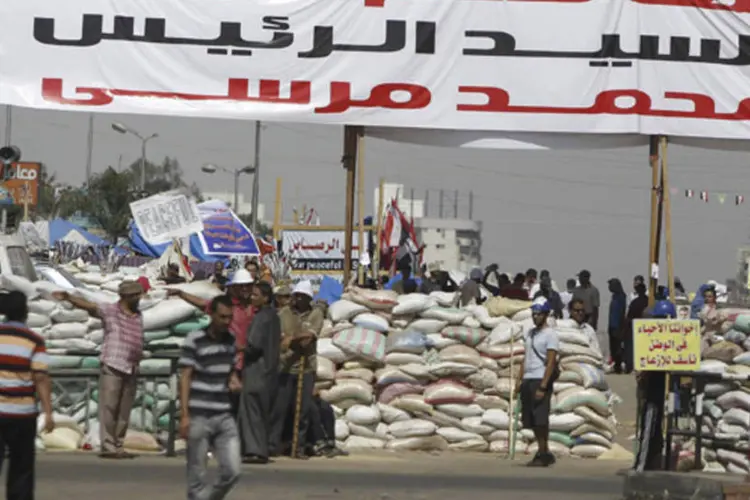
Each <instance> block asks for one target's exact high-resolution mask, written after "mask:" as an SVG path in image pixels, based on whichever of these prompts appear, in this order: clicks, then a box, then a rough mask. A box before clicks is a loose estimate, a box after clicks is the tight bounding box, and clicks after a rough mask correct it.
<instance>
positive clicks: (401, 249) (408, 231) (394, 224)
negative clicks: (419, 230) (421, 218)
mask: <svg viewBox="0 0 750 500" xmlns="http://www.w3.org/2000/svg"><path fill="white" fill-rule="evenodd" d="M380 241H381V249H380V250H381V252H386V253H388V252H389V250H390V253H391V255H392V256H393V257H394V258H395V259H396V260H400V259H402V258H403V257H404V256H406V255H416V254H421V249H420V247H419V245H418V244H417V234H416V232H415V231H414V223H410V222H409V221H408V220H407V219H406V216H405V215H404V213H403V212H402V211H401V210H400V209H399V208H398V204H397V203H396V200H391V203H390V204H389V205H388V209H387V210H386V213H385V216H384V221H383V229H382V230H381V234H380ZM419 260H420V262H421V260H422V259H421V255H420V257H419Z"/></svg>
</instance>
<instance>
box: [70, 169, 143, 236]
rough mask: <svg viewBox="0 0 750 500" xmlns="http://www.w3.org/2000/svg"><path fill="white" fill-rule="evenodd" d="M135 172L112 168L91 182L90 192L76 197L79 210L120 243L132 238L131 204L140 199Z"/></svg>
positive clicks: (81, 193) (83, 192)
mask: <svg viewBox="0 0 750 500" xmlns="http://www.w3.org/2000/svg"><path fill="white" fill-rule="evenodd" d="M137 195H138V192H137V189H136V184H135V182H134V179H133V173H132V172H131V171H127V170H126V171H124V172H117V171H116V170H115V169H113V168H112V167H109V168H108V169H107V170H105V171H104V172H102V173H101V174H96V175H95V176H93V177H92V178H91V182H90V183H89V186H88V189H86V190H85V191H83V190H81V191H80V194H76V195H73V196H76V203H75V205H76V206H77V208H78V209H79V210H80V211H81V212H83V213H85V214H86V215H88V216H89V217H91V218H92V219H93V220H95V221H96V222H97V223H98V224H99V226H101V228H102V229H103V230H104V232H105V233H106V234H107V237H108V238H109V239H110V240H111V241H112V242H116V241H117V239H118V238H120V237H121V236H127V235H128V226H129V224H130V219H131V213H130V203H132V202H133V201H135V200H136V199H137V198H138V196H137Z"/></svg>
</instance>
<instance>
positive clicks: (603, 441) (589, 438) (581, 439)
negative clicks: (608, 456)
mask: <svg viewBox="0 0 750 500" xmlns="http://www.w3.org/2000/svg"><path fill="white" fill-rule="evenodd" d="M575 443H576V445H582V444H595V445H598V446H603V447H604V448H607V449H609V448H611V447H612V442H611V440H609V439H607V437H606V436H604V435H602V434H600V433H598V432H585V433H583V434H581V435H580V436H578V437H577V438H576V441H575Z"/></svg>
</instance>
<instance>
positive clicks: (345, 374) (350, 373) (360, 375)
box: [336, 368, 375, 384]
mask: <svg viewBox="0 0 750 500" xmlns="http://www.w3.org/2000/svg"><path fill="white" fill-rule="evenodd" d="M346 378H356V379H359V380H362V381H364V382H366V383H368V384H370V383H372V381H373V380H374V379H375V374H374V373H373V372H372V370H370V369H368V368H344V369H342V370H339V371H338V372H337V373H336V380H341V379H346Z"/></svg>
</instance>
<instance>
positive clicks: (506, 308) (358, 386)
mask: <svg viewBox="0 0 750 500" xmlns="http://www.w3.org/2000/svg"><path fill="white" fill-rule="evenodd" d="M492 300H493V301H494V302H492V303H490V304H488V307H486V308H485V307H483V306H468V307H466V308H463V309H457V308H455V307H453V305H454V304H455V302H456V297H455V294H446V293H442V292H437V293H433V294H431V295H430V296H426V295H421V294H411V295H401V296H397V295H396V294H394V293H392V292H388V291H369V290H359V289H354V290H352V291H350V292H348V293H346V294H345V295H344V297H342V300H340V301H338V302H335V303H333V304H331V305H330V307H329V309H328V319H327V321H326V325H325V327H324V330H323V332H322V334H321V339H320V340H319V341H318V366H317V381H318V382H317V386H318V387H317V388H318V389H319V390H320V395H321V397H322V398H323V399H324V400H326V401H328V402H329V403H331V404H332V405H333V406H334V408H335V410H336V412H337V415H338V419H337V421H336V438H337V440H338V441H339V444H340V445H341V446H342V447H344V448H346V449H350V450H353V449H392V450H467V451H491V452H496V453H505V452H507V451H508V448H509V436H510V432H509V431H510V421H511V414H512V412H513V404H512V402H511V400H510V392H511V380H517V379H518V376H519V373H518V370H519V363H520V361H521V360H522V358H523V356H524V344H523V336H524V333H525V331H527V330H528V329H529V328H531V327H532V320H531V312H530V310H529V309H528V307H529V303H527V302H521V303H517V302H515V301H506V299H492ZM498 300H500V301H502V302H500V303H498V302H497V301H498ZM488 310H491V311H493V313H495V314H497V312H498V311H502V312H503V313H504V314H507V315H508V316H510V317H506V316H491V315H490V313H489V312H488ZM555 327H556V329H557V331H558V332H559V333H560V347H561V367H562V374H561V377H560V379H559V380H558V382H557V383H555V385H554V396H553V399H552V408H553V410H552V411H553V413H552V415H551V417H550V428H551V435H550V440H551V444H550V446H551V449H552V451H553V452H554V453H555V454H557V455H559V456H568V455H572V456H575V457H590V458H596V457H598V456H599V455H601V454H602V453H604V452H606V451H607V450H608V449H609V448H610V447H611V446H612V442H613V438H614V435H615V432H616V420H615V418H614V415H613V411H612V408H611V405H610V401H611V399H612V398H611V393H610V392H609V390H608V387H607V383H606V380H605V377H604V372H603V371H602V368H603V365H602V355H601V352H599V351H598V350H595V349H592V348H591V347H589V341H588V340H587V339H586V338H585V336H584V335H583V334H582V333H581V331H580V330H579V329H578V328H576V327H574V325H573V324H572V323H571V322H570V321H559V322H557V324H556V325H555ZM519 427H520V425H519ZM517 436H518V438H517V446H516V452H517V453H529V454H531V453H535V451H536V445H535V443H534V437H533V434H532V433H531V431H529V430H525V429H524V430H520V429H519V432H518V435H517Z"/></svg>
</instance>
